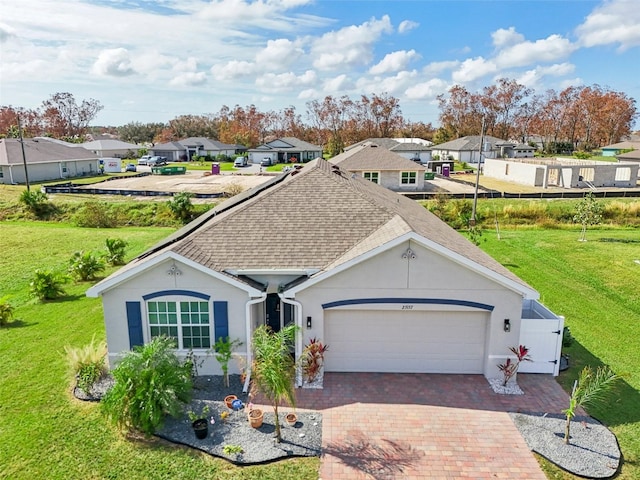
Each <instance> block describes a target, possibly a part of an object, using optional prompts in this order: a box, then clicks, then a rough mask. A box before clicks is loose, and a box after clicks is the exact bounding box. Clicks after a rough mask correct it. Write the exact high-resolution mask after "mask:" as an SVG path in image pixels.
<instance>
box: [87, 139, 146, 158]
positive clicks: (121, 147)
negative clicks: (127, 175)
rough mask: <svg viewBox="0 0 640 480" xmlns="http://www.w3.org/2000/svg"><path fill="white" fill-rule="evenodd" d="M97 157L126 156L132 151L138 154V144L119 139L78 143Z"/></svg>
mask: <svg viewBox="0 0 640 480" xmlns="http://www.w3.org/2000/svg"><path fill="white" fill-rule="evenodd" d="M79 146H80V147H82V148H84V149H86V150H89V151H91V152H93V153H95V154H96V155H98V156H99V157H112V158H128V157H129V156H130V155H131V154H132V153H133V155H134V156H135V155H137V154H138V149H139V148H140V146H139V145H136V144H135V143H128V142H123V141H121V140H94V141H93V142H85V143H81V144H80V145H79Z"/></svg>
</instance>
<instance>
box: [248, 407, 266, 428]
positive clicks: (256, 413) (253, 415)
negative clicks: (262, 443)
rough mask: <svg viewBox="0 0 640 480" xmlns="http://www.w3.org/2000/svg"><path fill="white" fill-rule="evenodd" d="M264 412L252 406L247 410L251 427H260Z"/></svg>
mask: <svg viewBox="0 0 640 480" xmlns="http://www.w3.org/2000/svg"><path fill="white" fill-rule="evenodd" d="M263 418H264V413H263V412H262V410H260V409H259V408H254V409H253V410H251V411H250V412H249V423H251V426H252V427H253V428H260V427H261V426H262V419H263Z"/></svg>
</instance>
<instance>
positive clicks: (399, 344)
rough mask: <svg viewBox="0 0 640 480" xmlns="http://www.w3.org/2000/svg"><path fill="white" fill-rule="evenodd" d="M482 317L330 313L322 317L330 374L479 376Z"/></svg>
mask: <svg viewBox="0 0 640 480" xmlns="http://www.w3.org/2000/svg"><path fill="white" fill-rule="evenodd" d="M486 319H487V314H485V313H478V312H450V311H447V312H433V311H429V312H425V311H422V312H415V311H414V312H397V311H361V310H335V311H327V312H326V313H325V343H326V344H327V345H329V351H328V352H327V354H326V356H325V367H326V370H327V371H329V372H331V371H334V372H340V371H341V372H404V373H482V371H483V359H484V353H485V335H486V334H485V330H486Z"/></svg>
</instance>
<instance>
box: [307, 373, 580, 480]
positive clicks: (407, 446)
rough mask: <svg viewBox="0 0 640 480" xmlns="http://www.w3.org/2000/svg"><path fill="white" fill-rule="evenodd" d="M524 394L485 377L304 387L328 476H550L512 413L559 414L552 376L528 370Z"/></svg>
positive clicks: (333, 380) (329, 378)
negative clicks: (317, 419)
mask: <svg viewBox="0 0 640 480" xmlns="http://www.w3.org/2000/svg"><path fill="white" fill-rule="evenodd" d="M518 384H519V385H520V387H521V388H522V389H523V390H524V392H525V395H498V394H495V393H494V392H493V390H492V389H491V387H490V386H489V384H488V383H487V381H486V379H485V378H484V377H483V376H481V375H432V374H415V375H414V374H376V373H367V374H363V373H331V374H327V375H326V376H325V379H324V389H323V390H311V389H299V390H298V391H297V398H298V407H299V408H305V409H307V408H308V409H314V410H320V411H322V414H323V432H322V433H323V440H322V447H323V456H322V461H321V469H320V477H321V478H322V479H323V480H345V479H350V480H351V479H362V480H369V479H373V480H390V479H408V480H410V479H435V478H439V479H455V478H475V479H488V478H492V479H495V478H506V479H514V478H517V479H519V480H546V476H545V475H544V474H543V473H542V471H541V470H540V467H539V466H538V462H537V461H536V459H535V457H534V456H533V454H532V453H531V452H530V451H529V449H528V447H527V445H526V443H525V442H524V439H523V438H522V437H521V435H520V433H519V432H518V430H517V429H516V427H515V425H514V424H513V422H512V421H511V418H510V417H509V415H508V414H507V413H506V412H548V413H560V412H561V410H562V409H563V408H566V406H567V402H568V396H567V394H566V393H565V392H564V391H563V390H562V388H561V387H560V385H558V383H557V382H556V381H555V380H554V379H553V378H552V377H551V376H548V375H532V374H528V375H525V374H521V375H519V376H518Z"/></svg>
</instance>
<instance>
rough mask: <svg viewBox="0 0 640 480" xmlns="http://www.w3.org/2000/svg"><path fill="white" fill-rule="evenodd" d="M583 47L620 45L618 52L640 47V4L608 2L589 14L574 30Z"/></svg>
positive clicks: (629, 0) (624, 0)
mask: <svg viewBox="0 0 640 480" xmlns="http://www.w3.org/2000/svg"><path fill="white" fill-rule="evenodd" d="M576 34H577V35H578V39H579V43H580V45H582V46H585V47H594V46H596V45H609V44H612V43H618V44H620V47H619V48H620V50H622V51H624V50H626V49H628V48H631V47H635V46H638V45H640V4H638V1H637V0H610V1H607V2H604V3H603V4H602V5H600V6H599V7H597V8H596V9H595V10H594V11H593V12H591V13H590V14H589V15H588V16H587V18H586V20H585V21H584V23H582V24H581V25H579V26H578V27H577V28H576Z"/></svg>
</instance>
